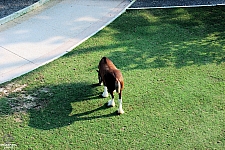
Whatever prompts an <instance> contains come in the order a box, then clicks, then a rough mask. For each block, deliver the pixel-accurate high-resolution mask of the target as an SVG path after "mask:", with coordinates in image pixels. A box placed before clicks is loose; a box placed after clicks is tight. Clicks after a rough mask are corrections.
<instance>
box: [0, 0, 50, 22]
mask: <svg viewBox="0 0 225 150" xmlns="http://www.w3.org/2000/svg"><path fill="white" fill-rule="evenodd" d="M48 1H50V0H39V1H38V2H36V3H34V4H32V5H30V6H28V7H25V8H23V9H21V10H19V11H17V12H14V13H13V14H11V15H9V16H6V17H4V18H1V19H0V25H2V24H4V23H7V22H9V21H11V20H13V19H15V18H18V17H20V16H22V15H24V14H26V13H28V12H30V11H32V10H34V9H35V8H37V7H39V6H41V5H43V4H45V3H46V2H48Z"/></svg>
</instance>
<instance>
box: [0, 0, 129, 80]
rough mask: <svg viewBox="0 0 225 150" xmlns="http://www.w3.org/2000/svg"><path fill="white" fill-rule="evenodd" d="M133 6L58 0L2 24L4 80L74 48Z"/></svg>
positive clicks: (114, 0)
mask: <svg viewBox="0 0 225 150" xmlns="http://www.w3.org/2000/svg"><path fill="white" fill-rule="evenodd" d="M130 5H131V2H130V1H129V0H85V1H84V0H76V1H74V0H54V1H49V2H48V3H46V4H44V5H42V6H41V7H38V8H36V9H35V10H33V11H31V12H29V13H27V14H25V15H23V16H21V17H19V18H16V19H14V20H12V21H9V22H7V23H4V24H3V25H1V26H0V83H4V82H6V81H10V80H12V79H13V78H15V77H18V76H21V75H23V74H25V73H27V72H30V71H32V70H34V69H36V68H38V67H40V66H42V65H44V64H46V63H48V62H50V61H52V60H54V59H57V58H58V57H60V56H62V55H64V54H66V53H67V52H69V51H71V50H72V49H73V48H75V47H76V46H78V45H79V44H80V43H82V42H83V41H85V40H86V39H88V38H89V37H91V36H92V35H94V34H95V33H97V32H98V31H100V30H101V29H102V28H104V27H105V26H106V25H108V24H109V23H111V22H112V21H113V20H114V19H115V18H117V17H118V16H119V15H120V14H122V13H123V12H124V11H125V10H126V8H127V7H129V6H130Z"/></svg>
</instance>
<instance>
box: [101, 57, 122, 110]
mask: <svg viewBox="0 0 225 150" xmlns="http://www.w3.org/2000/svg"><path fill="white" fill-rule="evenodd" d="M98 69H99V70H97V72H98V79H99V84H100V85H102V82H103V85H104V92H103V93H102V96H103V97H108V92H109V93H110V95H111V97H112V99H111V100H109V101H108V106H112V107H114V106H115V102H114V95H113V92H114V91H115V90H116V92H117V93H119V100H118V101H119V109H118V113H119V114H123V113H124V111H123V108H122V90H123V87H124V81H123V76H122V73H121V72H120V70H119V69H117V68H116V66H115V65H114V64H113V62H112V61H111V60H110V59H108V58H106V57H103V58H102V59H101V60H100V62H99V65H98Z"/></svg>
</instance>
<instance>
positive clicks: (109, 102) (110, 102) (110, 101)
mask: <svg viewBox="0 0 225 150" xmlns="http://www.w3.org/2000/svg"><path fill="white" fill-rule="evenodd" d="M108 106H112V107H114V106H115V102H114V99H111V100H109V101H108Z"/></svg>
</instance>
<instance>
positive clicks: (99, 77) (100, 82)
mask: <svg viewBox="0 0 225 150" xmlns="http://www.w3.org/2000/svg"><path fill="white" fill-rule="evenodd" d="M96 71H97V72H98V84H99V85H102V82H103V80H102V77H101V75H100V72H99V70H96Z"/></svg>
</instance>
